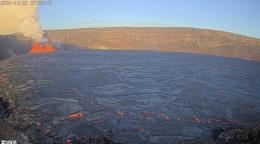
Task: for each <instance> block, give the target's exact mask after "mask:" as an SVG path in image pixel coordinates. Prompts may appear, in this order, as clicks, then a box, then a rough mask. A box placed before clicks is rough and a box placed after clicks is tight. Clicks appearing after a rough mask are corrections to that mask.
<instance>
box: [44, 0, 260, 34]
mask: <svg viewBox="0 0 260 144" xmlns="http://www.w3.org/2000/svg"><path fill="white" fill-rule="evenodd" d="M39 19H40V22H41V24H42V27H43V28H44V29H61V28H78V27H113V26H167V27H169V26H172V27H197V28H210V29H217V30H223V31H229V32H235V33H240V34H244V35H249V36H253V37H258V38H260V0H53V2H52V5H49V6H40V8H39Z"/></svg>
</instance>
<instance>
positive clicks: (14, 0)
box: [0, 0, 43, 40]
mask: <svg viewBox="0 0 260 144" xmlns="http://www.w3.org/2000/svg"><path fill="white" fill-rule="evenodd" d="M8 1H9V2H11V3H9V4H7V3H6V4H4V3H1V5H0V35H10V34H16V33H21V34H23V35H24V36H26V37H30V38H32V39H34V40H40V39H41V38H42V37H43V31H42V30H41V27H40V24H39V21H38V16H37V5H33V4H31V3H30V1H29V0H28V1H27V4H26V3H24V4H23V5H22V2H24V0H8Z"/></svg>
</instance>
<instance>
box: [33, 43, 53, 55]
mask: <svg viewBox="0 0 260 144" xmlns="http://www.w3.org/2000/svg"><path fill="white" fill-rule="evenodd" d="M54 51H55V48H53V46H52V45H51V43H50V42H46V43H44V44H41V43H38V42H34V43H33V44H32V48H31V50H30V53H50V52H54Z"/></svg>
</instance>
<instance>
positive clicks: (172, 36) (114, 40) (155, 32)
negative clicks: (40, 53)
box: [48, 28, 260, 60]
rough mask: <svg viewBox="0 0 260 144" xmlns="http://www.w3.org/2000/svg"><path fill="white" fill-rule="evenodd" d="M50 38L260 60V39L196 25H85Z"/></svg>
mask: <svg viewBox="0 0 260 144" xmlns="http://www.w3.org/2000/svg"><path fill="white" fill-rule="evenodd" d="M48 35H49V37H50V38H52V39H55V40H59V41H61V42H64V43H67V44H72V45H76V46H78V47H84V48H93V49H120V50H129V49H131V50H156V51H171V52H190V53H200V54H210V55H217V56H226V57H235V58H243V59H252V60H260V40H259V39H255V38H250V37H246V36H242V35H237V34H233V33H227V32H222V31H215V30H205V29H194V28H86V29H72V30H51V31H48Z"/></svg>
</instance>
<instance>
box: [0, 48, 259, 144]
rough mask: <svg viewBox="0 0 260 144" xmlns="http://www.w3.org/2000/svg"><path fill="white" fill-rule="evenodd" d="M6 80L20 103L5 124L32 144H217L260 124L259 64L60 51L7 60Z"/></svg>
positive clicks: (2, 71) (3, 65)
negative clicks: (193, 143) (236, 131)
mask: <svg viewBox="0 0 260 144" xmlns="http://www.w3.org/2000/svg"><path fill="white" fill-rule="evenodd" d="M0 76H1V83H0V89H1V91H0V92H1V97H5V99H8V97H10V96H13V97H15V105H16V107H10V111H11V113H10V114H9V115H8V116H5V117H4V118H3V119H4V122H5V123H6V125H7V126H9V127H11V128H12V129H14V130H16V133H17V134H16V135H17V137H18V141H19V140H21V141H23V142H24V143H26V142H29V141H30V142H31V143H66V142H67V143H73V142H75V143H78V142H81V143H185V142H190V141H191V140H198V139H202V140H203V139H204V140H207V142H208V143H210V142H212V143H215V142H216V139H219V138H220V137H219V135H220V134H221V133H222V132H224V131H227V130H230V129H237V128H243V127H258V126H259V124H260V107H259V106H260V97H259V94H260V63H259V62H253V61H245V60H239V59H232V58H222V57H214V56H204V55H194V54H183V53H159V52H128V51H91V50H80V49H66V50H64V49H63V50H60V49H59V50H57V51H56V52H55V53H50V54H28V55H24V56H20V57H17V58H12V59H8V60H4V61H0ZM6 87H8V88H6ZM6 91H10V92H11V93H8V94H7V93H6ZM11 101H13V100H11ZM0 107H3V106H2V105H1V106H0ZM71 113H80V114H82V116H80V117H76V118H70V117H69V114H71ZM1 114H2V113H1ZM1 123H2V122H1ZM14 135H15V134H14ZM224 135H225V134H222V136H224ZM221 138H222V139H223V141H225V138H223V137H221Z"/></svg>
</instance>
